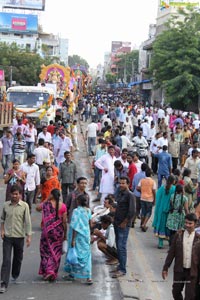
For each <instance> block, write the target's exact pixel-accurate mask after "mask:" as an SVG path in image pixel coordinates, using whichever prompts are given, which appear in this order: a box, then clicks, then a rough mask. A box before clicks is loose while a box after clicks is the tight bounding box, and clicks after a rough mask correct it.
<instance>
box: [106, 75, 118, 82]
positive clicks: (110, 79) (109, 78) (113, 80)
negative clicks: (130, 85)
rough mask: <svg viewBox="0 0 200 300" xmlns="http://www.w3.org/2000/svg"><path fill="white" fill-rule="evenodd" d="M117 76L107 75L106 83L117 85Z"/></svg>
mask: <svg viewBox="0 0 200 300" xmlns="http://www.w3.org/2000/svg"><path fill="white" fill-rule="evenodd" d="M116 80H117V75H115V74H113V73H107V74H106V82H107V83H109V84H112V83H116Z"/></svg>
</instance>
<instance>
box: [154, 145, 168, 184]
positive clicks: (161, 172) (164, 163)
mask: <svg viewBox="0 0 200 300" xmlns="http://www.w3.org/2000/svg"><path fill="white" fill-rule="evenodd" d="M167 149H168V147H167V146H166V145H164V146H163V152H161V153H158V154H155V155H154V156H155V157H157V158H158V188H159V187H160V186H161V185H162V179H163V178H165V179H166V180H167V178H168V177H169V175H170V174H171V172H172V156H171V154H169V153H168V152H167Z"/></svg>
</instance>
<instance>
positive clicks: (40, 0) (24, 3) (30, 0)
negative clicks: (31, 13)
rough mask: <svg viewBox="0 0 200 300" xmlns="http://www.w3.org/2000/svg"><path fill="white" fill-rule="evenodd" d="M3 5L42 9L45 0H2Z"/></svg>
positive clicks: (6, 6)
mask: <svg viewBox="0 0 200 300" xmlns="http://www.w3.org/2000/svg"><path fill="white" fill-rule="evenodd" d="M3 7H5V8H20V9H31V10H44V8H45V0H3Z"/></svg>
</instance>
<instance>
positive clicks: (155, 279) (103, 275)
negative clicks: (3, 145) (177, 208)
mask: <svg viewBox="0 0 200 300" xmlns="http://www.w3.org/2000/svg"><path fill="white" fill-rule="evenodd" d="M83 131H84V126H83ZM79 148H80V151H79V152H75V153H74V158H75V160H76V162H77V165H78V170H79V171H78V173H79V175H83V176H86V177H87V178H88V179H89V184H88V187H89V188H91V186H92V182H93V180H92V175H93V172H92V170H91V168H90V163H89V158H88V156H87V154H86V149H85V143H84V138H83V136H82V135H81V132H80V135H79ZM90 160H91V159H90ZM0 193H1V195H2V197H1V202H0V211H1V210H2V205H3V202H4V197H5V185H4V184H3V181H2V179H0ZM90 196H91V200H92V199H94V198H95V194H90ZM95 204H96V203H95ZM92 206H94V202H92V201H91V207H92ZM40 221H41V215H40V213H38V212H36V211H34V210H33V214H32V223H33V232H34V233H33V240H32V244H31V246H30V248H28V249H25V252H24V260H23V266H22V272H21V275H20V278H19V281H18V283H17V284H13V283H10V285H9V289H8V291H7V292H6V293H5V294H4V295H2V296H1V297H2V299H5V300H10V299H13V300H17V299H20V300H25V299H29V300H34V299H36V300H43V299H44V300H46V299H48V300H55V299H58V300H64V299H67V300H72V299H73V300H79V299H81V300H86V299H91V300H99V299H105V300H113V299H114V300H120V299H141V300H163V299H166V300H171V299H172V297H171V283H172V276H171V272H170V275H169V281H167V282H163V281H162V280H161V275H160V274H161V269H162V265H163V261H164V259H165V257H166V253H167V250H168V245H167V244H166V246H165V249H163V250H159V249H157V239H156V238H155V237H154V236H153V231H152V229H151V225H149V230H148V231H147V232H146V233H143V232H141V230H140V228H139V222H138V223H137V224H136V227H135V229H131V231H130V235H129V241H128V267H127V271H128V272H127V275H126V276H125V277H123V278H120V280H119V281H118V280H116V279H112V278H111V276H110V273H109V272H110V270H112V267H109V266H106V265H105V263H104V262H105V258H104V256H103V255H102V254H101V253H100V252H99V251H98V249H96V245H92V252H93V280H94V284H93V285H92V286H86V285H84V283H83V282H73V283H69V282H65V281H63V279H62V275H64V272H63V270H62V266H63V262H64V257H62V261H61V267H60V271H59V277H58V280H57V281H56V282H54V283H47V282H44V281H43V280H41V278H40V277H39V275H37V273H38V268H39V262H40V257H39V240H40ZM0 257H2V241H1V242H0ZM135 297H138V298H135Z"/></svg>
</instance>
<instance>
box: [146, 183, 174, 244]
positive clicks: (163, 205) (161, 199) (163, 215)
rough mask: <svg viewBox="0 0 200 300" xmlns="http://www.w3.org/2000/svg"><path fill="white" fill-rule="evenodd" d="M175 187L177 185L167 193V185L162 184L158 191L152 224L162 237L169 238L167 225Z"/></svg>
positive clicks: (155, 231) (156, 233)
mask: <svg viewBox="0 0 200 300" xmlns="http://www.w3.org/2000/svg"><path fill="white" fill-rule="evenodd" d="M175 189H176V187H175V186H174V185H173V186H172V187H171V188H170V190H169V193H168V194H167V195H166V193H165V186H164V185H162V186H161V187H160V188H159V189H158V190H157V193H156V206H155V211H154V220H153V224H152V226H153V227H154V233H155V235H156V236H157V237H159V238H162V239H169V230H168V229H167V227H166V223H167V217H168V213H169V208H170V198H171V195H172V194H173V193H174V192H175Z"/></svg>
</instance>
